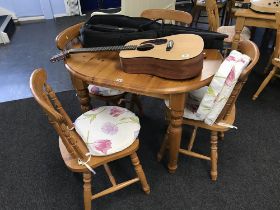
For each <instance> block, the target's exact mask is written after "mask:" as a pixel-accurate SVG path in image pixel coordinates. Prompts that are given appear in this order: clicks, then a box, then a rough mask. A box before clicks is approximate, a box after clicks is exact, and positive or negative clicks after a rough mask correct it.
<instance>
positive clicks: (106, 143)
mask: <svg viewBox="0 0 280 210" xmlns="http://www.w3.org/2000/svg"><path fill="white" fill-rule="evenodd" d="M93 144H94V147H95V149H96V150H98V151H100V152H102V153H104V154H107V151H108V150H109V149H111V148H112V142H111V141H110V140H107V139H104V140H98V141H95V142H93Z"/></svg>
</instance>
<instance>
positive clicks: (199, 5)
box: [192, 0, 227, 26]
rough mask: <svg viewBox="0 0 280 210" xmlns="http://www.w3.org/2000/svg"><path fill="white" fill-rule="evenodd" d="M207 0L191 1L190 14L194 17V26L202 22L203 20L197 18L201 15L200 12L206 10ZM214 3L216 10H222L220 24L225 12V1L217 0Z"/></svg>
mask: <svg viewBox="0 0 280 210" xmlns="http://www.w3.org/2000/svg"><path fill="white" fill-rule="evenodd" d="M207 1H208V0H194V2H193V9H192V16H193V18H194V20H193V24H195V26H197V23H204V22H198V20H199V18H200V17H201V12H202V11H205V10H206V2H207ZM216 4H217V7H218V10H220V11H222V16H221V25H222V23H223V20H224V16H225V13H226V5H227V1H223V2H219V3H216ZM218 15H219V14H218Z"/></svg>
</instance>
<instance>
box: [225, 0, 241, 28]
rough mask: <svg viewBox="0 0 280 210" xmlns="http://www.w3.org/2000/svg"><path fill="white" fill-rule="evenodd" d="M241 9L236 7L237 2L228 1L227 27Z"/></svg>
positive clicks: (233, 0)
mask: <svg viewBox="0 0 280 210" xmlns="http://www.w3.org/2000/svg"><path fill="white" fill-rule="evenodd" d="M238 9H240V8H238V7H235V0H228V1H227V6H226V14H225V16H226V17H225V25H226V26H228V25H229V24H230V23H231V21H232V19H233V18H235V12H236V11H237V10H238Z"/></svg>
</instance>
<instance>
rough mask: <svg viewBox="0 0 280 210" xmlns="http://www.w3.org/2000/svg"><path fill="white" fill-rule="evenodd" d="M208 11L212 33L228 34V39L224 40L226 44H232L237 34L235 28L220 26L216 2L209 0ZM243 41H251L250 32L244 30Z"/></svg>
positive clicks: (207, 3) (242, 33)
mask: <svg viewBox="0 0 280 210" xmlns="http://www.w3.org/2000/svg"><path fill="white" fill-rule="evenodd" d="M206 11H207V15H208V22H209V29H210V30H211V31H217V32H220V33H223V34H227V35H228V37H227V38H225V39H224V42H225V43H227V44H231V43H232V40H233V36H234V34H235V26H220V24H219V22H220V21H219V10H218V5H217V3H216V0H207V1H206ZM240 36H241V38H242V39H241V40H249V39H250V30H249V29H248V28H244V29H243V30H242V32H241V35H240Z"/></svg>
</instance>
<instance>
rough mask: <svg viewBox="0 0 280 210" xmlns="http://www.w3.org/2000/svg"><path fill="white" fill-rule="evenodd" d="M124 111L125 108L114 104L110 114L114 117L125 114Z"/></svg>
mask: <svg viewBox="0 0 280 210" xmlns="http://www.w3.org/2000/svg"><path fill="white" fill-rule="evenodd" d="M124 112H125V109H122V108H119V107H116V106H114V107H112V108H111V110H110V115H111V116H113V117H118V116H120V115H121V114H123V113H124Z"/></svg>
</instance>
